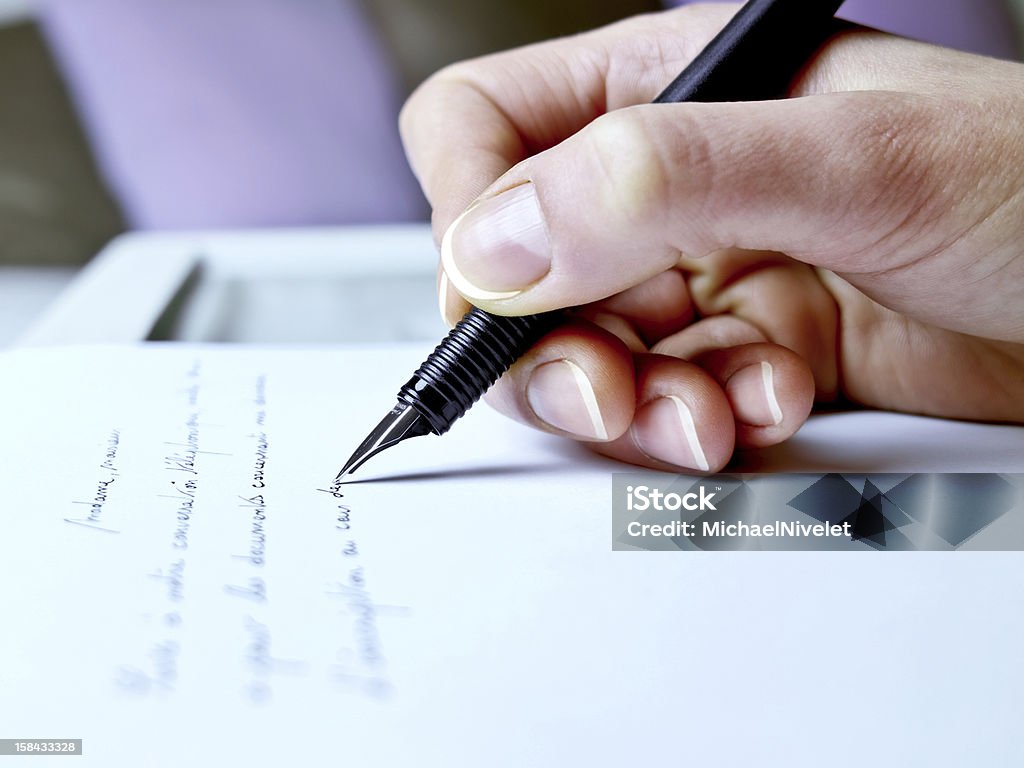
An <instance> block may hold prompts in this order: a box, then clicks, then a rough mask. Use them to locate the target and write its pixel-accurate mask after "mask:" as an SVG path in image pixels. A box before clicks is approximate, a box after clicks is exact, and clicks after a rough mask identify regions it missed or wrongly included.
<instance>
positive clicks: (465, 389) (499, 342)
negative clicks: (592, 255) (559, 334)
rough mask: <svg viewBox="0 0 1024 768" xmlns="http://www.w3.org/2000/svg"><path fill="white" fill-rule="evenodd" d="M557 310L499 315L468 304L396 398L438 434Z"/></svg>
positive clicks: (550, 324) (555, 320)
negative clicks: (468, 306)
mask: <svg viewBox="0 0 1024 768" xmlns="http://www.w3.org/2000/svg"><path fill="white" fill-rule="evenodd" d="M560 315H561V313H560V312H548V313H546V314H543V315H527V316H525V317H501V316H499V315H492V314H489V313H487V312H484V311H483V310H482V309H476V308H473V309H471V310H470V311H469V312H468V313H467V314H466V316H465V317H463V318H462V320H460V321H459V324H458V325H456V326H455V327H454V328H453V329H452V330H451V332H450V333H449V334H448V335H447V336H446V337H445V338H444V341H442V342H441V343H440V344H439V345H438V346H437V349H435V350H434V351H433V352H432V353H431V354H430V357H428V358H427V359H426V361H425V362H424V363H423V365H421V366H420V367H419V368H418V369H417V370H416V373H414V374H413V377H412V378H411V379H409V381H408V383H407V384H406V385H405V386H404V387H402V388H401V390H399V392H398V399H399V401H401V402H404V403H408V404H409V405H411V406H412V407H413V408H415V409H416V410H417V411H419V412H420V413H421V414H423V416H424V418H426V419H427V420H428V421H429V422H430V426H431V427H432V428H433V430H434V432H436V433H437V434H439V435H443V434H444V433H445V432H447V431H448V430H449V429H450V428H451V426H452V424H454V423H455V421H456V420H458V419H459V418H460V417H461V416H462V415H463V414H464V413H465V412H466V411H468V410H469V408H470V407H471V406H472V405H473V403H475V402H476V401H477V400H479V399H480V397H481V396H482V395H483V394H484V392H486V391H487V390H488V389H490V387H491V385H492V384H493V383H494V382H495V381H497V380H498V377H500V376H501V374H503V373H504V372H505V371H507V370H508V368H509V366H510V365H512V363H514V362H515V361H516V360H517V359H518V358H520V357H521V356H522V355H523V353H524V352H526V350H527V349H529V348H530V347H531V346H532V345H533V343H534V342H535V341H537V340H538V339H539V338H540V337H541V336H543V335H544V334H545V333H547V332H548V331H549V330H551V329H552V328H553V327H554V326H555V325H556V324H557V323H558V319H559V317H560Z"/></svg>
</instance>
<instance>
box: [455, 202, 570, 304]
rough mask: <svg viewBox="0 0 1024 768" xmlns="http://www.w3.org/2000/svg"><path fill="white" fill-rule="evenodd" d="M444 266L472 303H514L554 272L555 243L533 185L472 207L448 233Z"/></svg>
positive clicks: (460, 290) (458, 287) (459, 289)
mask: <svg viewBox="0 0 1024 768" xmlns="http://www.w3.org/2000/svg"><path fill="white" fill-rule="evenodd" d="M441 263H442V264H443V265H444V270H445V272H446V273H447V274H448V279H449V280H451V282H452V285H453V286H454V287H455V289H456V290H457V291H458V292H459V293H461V294H462V295H463V296H465V297H466V298H468V299H491V300H494V299H510V298H512V297H513V296H516V295H517V294H519V293H522V292H523V290H524V289H526V288H527V287H529V286H530V285H532V284H533V283H535V282H537V281H538V280H540V279H541V278H542V277H544V275H546V274H547V273H548V272H549V271H550V269H551V241H550V240H549V239H548V230H547V225H546V224H545V223H544V216H543V214H542V213H541V210H540V203H538V201H537V192H536V190H535V189H534V186H533V183H532V182H527V183H525V184H520V185H519V186H517V187H513V188H512V189H509V190H506V191H505V192H502V193H501V194H499V195H496V196H494V197H489V198H487V199H485V200H481V201H480V202H478V203H476V204H474V205H472V206H470V207H469V208H468V209H467V210H466V211H465V213H463V214H462V215H461V216H460V217H459V218H457V219H456V220H455V221H454V223H453V224H452V225H451V226H450V227H449V228H448V231H447V232H445V235H444V238H443V239H442V241H441Z"/></svg>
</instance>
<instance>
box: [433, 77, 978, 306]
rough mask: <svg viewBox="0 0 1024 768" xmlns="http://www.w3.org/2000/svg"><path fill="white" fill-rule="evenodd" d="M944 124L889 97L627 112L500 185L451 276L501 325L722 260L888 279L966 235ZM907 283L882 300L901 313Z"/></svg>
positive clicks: (918, 101) (460, 247)
mask: <svg viewBox="0 0 1024 768" xmlns="http://www.w3.org/2000/svg"><path fill="white" fill-rule="evenodd" d="M947 111H948V110H947ZM942 115H943V111H942V110H940V109H939V108H938V107H935V106H933V101H932V100H931V99H929V98H927V97H921V96H914V95H911V94H903V93H891V92H890V93H878V92H860V93H842V94H829V95H822V96H813V97H807V98H800V99H791V100H787V101H778V102H759V103H750V104H656V105H645V106H640V107H631V108H628V109H622V110H618V111H615V112H612V113H609V114H607V115H604V116H602V117H600V118H598V119H597V120H595V121H594V122H592V123H591V124H589V125H588V126H587V127H586V128H584V129H583V130H582V131H580V132H579V133H577V134H576V135H574V136H573V137H571V138H570V139H568V140H566V141H565V142H563V143H562V144H560V145H558V146H556V147H554V148H552V149H550V150H547V151H545V152H543V153H541V154H538V155H536V156H534V157H531V158H530V159H528V160H525V161H523V162H522V163H520V164H518V165H517V166H515V167H514V168H512V169H511V170H510V171H509V172H507V173H506V174H505V175H504V176H502V177H501V178H500V179H499V180H498V181H497V182H495V183H494V184H493V185H492V186H491V187H490V188H489V189H488V190H487V192H485V194H484V195H483V196H481V198H479V199H478V200H477V202H475V203H474V204H473V205H471V206H470V208H469V209H467V210H466V211H465V212H464V213H463V214H462V215H461V216H460V217H459V218H458V219H457V220H456V221H455V222H454V223H453V224H452V225H451V227H450V228H449V229H448V231H447V232H446V234H445V237H444V239H443V243H442V263H443V267H444V269H445V272H446V273H447V275H448V278H449V279H450V280H451V283H452V285H453V286H454V287H455V289H456V290H458V291H459V292H460V293H462V294H463V295H464V296H465V297H466V298H467V299H469V300H470V301H471V302H473V303H474V304H477V305H478V306H480V307H483V308H484V309H487V310H488V311H491V312H495V313H498V314H529V313H535V312H541V311H547V310H551V309H555V308H559V307H565V306H574V305H579V304H584V303H588V302H591V301H596V300H599V299H602V298H605V297H607V296H610V295H612V294H615V293H618V292H620V291H622V290H624V289H626V288H629V287H631V286H634V285H637V284H639V283H641V282H643V281H644V280H647V279H649V278H650V277H653V276H654V275H656V274H658V273H660V272H662V271H664V270H666V269H669V268H671V267H673V266H674V265H676V264H677V262H678V260H679V256H680V253H684V254H686V255H688V256H692V257H699V256H702V255H706V254H708V253H711V252H713V251H716V250H719V249H723V248H742V249H749V250H770V251H780V252H785V253H787V254H789V255H790V256H792V257H794V258H797V259H800V260H802V261H806V262H808V263H811V264H815V265H818V266H823V267H827V268H829V269H833V270H835V271H839V272H841V273H852V274H860V275H863V274H867V275H870V274H877V275H881V274H882V273H888V274H890V275H892V273H893V270H897V271H898V268H899V267H902V266H905V265H906V264H912V263H914V262H915V261H916V260H919V257H920V254H922V253H929V252H934V251H935V250H936V249H938V248H939V247H940V246H941V244H942V243H946V242H948V240H949V237H950V231H951V230H955V229H956V228H957V227H958V226H963V228H964V229H967V228H968V225H967V224H966V223H965V222H967V221H968V220H969V219H970V211H960V210H959V209H958V207H957V203H960V202H962V201H961V200H958V199H957V194H956V191H955V189H951V185H950V183H949V182H950V178H951V176H950V173H951V172H952V173H955V172H956V169H953V170H952V171H951V170H950V168H949V166H948V163H944V162H943V161H942V158H940V157H938V156H937V155H938V150H936V148H935V145H936V141H935V137H936V136H938V137H944V138H945V139H948V138H949V135H950V133H949V132H950V129H949V128H946V127H943V126H940V125H936V124H935V123H936V121H938V120H942V119H943V117H942ZM962 117H963V116H962V115H960V116H959V118H960V119H962ZM950 144H954V145H956V142H954V141H951V142H950ZM961 148H962V145H961ZM954 178H955V177H954ZM965 183H967V184H971V183H972V181H971V180H970V179H966V180H965ZM968 188H971V187H968ZM973 188H974V189H976V186H975V187H973ZM961 219H962V220H963V221H961ZM925 223H927V224H929V225H933V224H934V226H924V224H925ZM902 279H904V276H903V275H902V274H896V275H894V276H892V277H891V278H887V281H881V280H880V281H879V285H878V286H874V287H880V286H881V285H882V283H883V282H885V284H886V285H887V290H889V291H891V292H892V295H893V296H894V297H896V298H897V299H906V297H907V291H906V290H905V288H904V287H903V286H900V285H899V281H900V280H902ZM907 279H909V278H907ZM894 281H895V282H894ZM868 282H870V281H868ZM858 287H861V288H862V289H864V286H863V285H859V286H858ZM871 287H872V286H870V285H869V286H868V288H869V289H870V288H871ZM869 292H870V290H869ZM933 298H934V296H933ZM894 308H897V309H899V308H900V307H894Z"/></svg>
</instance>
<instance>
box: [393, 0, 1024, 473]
mask: <svg viewBox="0 0 1024 768" xmlns="http://www.w3.org/2000/svg"><path fill="white" fill-rule="evenodd" d="M736 9H737V6H733V5H726V6H720V5H712V6H688V7H686V8H682V9H679V10H676V11H670V12H666V13H663V14H657V15H652V16H642V17H637V18H635V19H631V20H629V21H626V22H623V23H620V24H616V25H614V26H611V27H607V28H605V29H602V30H598V31H595V32H592V33H588V34H585V35H581V36H577V37H574V38H568V39H563V40H558V41H554V42H550V43H545V44H541V45H536V46H530V47H527V48H523V49H519V50H516V51H512V52H509V53H504V54H498V55H495V56H491V57H486V58H483V59H477V60H474V61H470V62H466V63H463V64H458V65H455V66H453V67H450V68H448V69H445V70H442V71H441V72H440V73H438V74H437V75H435V76H434V77H433V78H431V79H430V80H428V81H427V82H426V83H425V84H424V85H423V86H421V87H420V89H418V90H417V92H416V93H415V94H414V95H413V96H412V97H411V98H410V100H409V102H408V104H407V105H406V107H405V109H404V110H403V113H402V133H403V138H404V141H405V144H406V148H407V152H408V154H409V157H410V161H411V163H412V165H413V168H414V170H415V171H416V173H417V175H418V177H419V179H420V181H421V184H422V185H423V188H424V190H425V192H426V195H427V197H428V199H429V200H430V202H431V204H432V205H433V207H434V230H435V234H436V236H437V237H438V239H439V240H442V235H443V243H442V272H441V274H440V277H439V291H440V296H441V300H442V311H443V313H444V315H445V317H446V319H447V320H448V321H449V323H453V322H455V321H456V320H457V319H458V318H459V317H460V316H461V315H462V314H463V313H464V312H465V311H466V310H467V309H468V306H469V305H468V304H467V303H466V301H465V299H464V298H463V297H465V298H468V299H470V300H471V301H472V302H473V303H474V304H476V305H477V306H480V307H482V308H483V309H486V310H488V311H490V312H494V313H497V314H529V313H536V312H542V311H547V310H551V309H555V308H559V307H578V309H576V310H573V311H572V313H571V318H570V319H569V320H567V322H566V324H565V325H564V326H563V327H561V328H559V329H558V330H556V331H554V332H552V333H551V334H549V335H548V336H546V337H545V338H544V339H542V340H541V342H539V343H538V344H537V345H536V346H535V347H534V348H533V349H532V350H531V351H530V352H529V353H528V354H527V355H525V356H524V357H523V358H522V359H521V360H520V361H519V362H518V363H516V364H515V365H514V366H513V367H512V369H510V371H509V372H508V373H507V374H506V375H505V376H504V377H503V378H502V380H501V381H499V382H498V384H497V385H495V387H494V388H493V389H492V390H491V392H490V393H489V394H488V400H489V401H490V402H491V403H492V404H493V405H494V406H495V407H496V408H498V409H499V410H500V411H502V412H503V413H506V414H508V415H509V416H511V417H513V418H516V419H519V420H521V421H523V422H525V423H528V424H532V425H535V426H537V427H540V428H542V429H545V430H547V431H551V432H555V433H558V434H563V435H567V436H570V437H573V438H576V439H579V440H583V441H588V442H589V443H590V445H591V446H592V447H593V448H594V449H595V450H597V451H599V452H601V453H604V454H607V455H609V456H613V457H616V458H619V459H622V460H625V461H628V462H632V463H635V464H643V465H648V466H652V467H656V468H660V469H669V468H687V469H697V470H702V471H717V470H718V469H721V468H722V467H723V466H724V465H725V464H726V463H727V462H728V461H729V459H730V457H731V456H732V454H733V451H734V449H735V448H737V447H739V448H756V447H764V446H768V445H773V444H776V443H779V442H781V441H783V440H785V439H786V438H788V437H790V436H791V435H793V434H794V433H795V432H796V431H797V429H799V427H800V426H801V425H802V424H803V422H804V421H805V420H806V418H807V416H808V414H809V412H810V409H811V406H812V404H813V402H814V400H818V401H819V402H829V401H834V400H836V399H839V398H845V399H846V400H849V401H852V402H855V403H859V404H863V405H865V406H870V407H874V408H883V409H892V410H900V411H907V412H913V413H922V414H929V415H935V416H945V417H952V418H965V419H976V420H990V421H1017V422H1020V421H1024V258H1022V257H1021V250H1022V248H1024V245H1022V244H1024V128H1022V127H1021V126H1024V66H1022V65H1018V64H1014V63H1009V62H1002V61H997V60H992V59H986V58H981V57H977V56H971V55H968V54H962V53H957V52H953V51H949V50H945V49H941V48H936V47H933V46H928V45H925V44H921V43H916V42H911V41H907V40H903V39H899V38H895V37H891V36H887V35H884V34H881V33H877V32H872V31H868V30H863V29H858V28H853V27H851V28H850V29H849V30H848V31H845V32H843V33H842V34H839V35H837V36H836V37H834V38H833V39H832V40H831V41H830V42H829V43H828V45H827V46H826V47H825V48H824V49H823V51H822V52H821V53H820V55H819V56H818V57H817V58H816V59H815V60H814V61H813V62H811V64H810V65H809V66H808V67H807V68H806V70H805V71H804V72H803V73H801V75H800V76H799V77H798V78H797V80H796V81H795V83H794V85H793V94H792V95H794V96H796V97H799V98H794V99H790V100H785V101H778V102H767V103H752V104H657V105H651V104H648V103H647V102H649V101H650V100H651V99H652V98H653V97H654V96H655V95H656V94H657V93H658V92H659V91H660V90H661V88H662V87H663V86H664V85H665V84H666V83H667V82H668V81H669V80H670V79H671V78H672V77H674V76H675V74H676V73H677V72H678V71H679V70H680V69H681V68H682V67H683V66H684V65H685V64H686V63H687V62H688V61H689V60H690V59H692V58H693V56H694V55H696V53H697V52H698V51H699V50H700V49H701V48H702V47H703V46H704V45H705V44H706V43H707V42H708V41H709V40H710V39H711V38H712V37H713V36H714V34H716V33H717V31H718V30H719V29H720V28H721V27H722V26H724V24H725V23H726V21H727V20H728V19H729V18H730V17H731V15H732V14H733V13H734V12H735V10H736ZM606 113H607V114H606ZM467 206H469V208H468V209H467ZM453 222H455V223H454V224H453ZM460 294H461V295H460Z"/></svg>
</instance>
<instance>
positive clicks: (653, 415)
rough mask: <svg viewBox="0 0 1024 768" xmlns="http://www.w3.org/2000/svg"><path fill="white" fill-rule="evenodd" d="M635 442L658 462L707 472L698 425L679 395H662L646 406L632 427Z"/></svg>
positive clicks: (631, 432) (630, 431) (706, 462)
mask: <svg viewBox="0 0 1024 768" xmlns="http://www.w3.org/2000/svg"><path fill="white" fill-rule="evenodd" d="M629 433H630V435H631V436H632V438H633V443H634V444H635V445H636V447H637V448H639V449H640V451H641V452H642V453H644V454H645V455H646V456H648V457H650V458H652V459H655V460H656V461H664V462H665V463H667V464H675V465H676V466H677V467H688V468H690V469H699V470H700V471H701V472H707V471H708V469H709V466H708V460H707V457H706V456H705V455H704V449H703V448H702V447H701V444H700V439H699V438H698V437H697V425H696V424H694V422H693V414H692V413H691V412H690V409H689V408H687V406H686V403H684V402H683V401H682V400H680V399H679V398H678V397H673V396H671V395H670V396H668V397H659V398H658V399H657V400H652V401H651V402H650V403H648V404H647V405H645V406H644V407H643V408H641V409H640V410H639V411H637V414H636V416H635V417H634V418H633V426H632V427H630V428H629Z"/></svg>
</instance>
